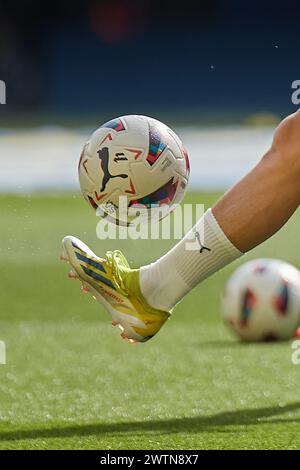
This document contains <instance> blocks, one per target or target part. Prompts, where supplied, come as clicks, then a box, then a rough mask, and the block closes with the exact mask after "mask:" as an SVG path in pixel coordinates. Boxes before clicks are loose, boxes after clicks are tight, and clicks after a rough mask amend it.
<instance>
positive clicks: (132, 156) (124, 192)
mask: <svg viewBox="0 0 300 470" xmlns="http://www.w3.org/2000/svg"><path fill="white" fill-rule="evenodd" d="M78 171H79V182H80V187H81V191H82V193H83V196H84V198H85V199H86V201H87V202H88V203H89V204H90V205H91V206H92V207H93V208H94V209H95V210H97V209H98V208H99V209H100V210H98V214H99V213H100V215H102V216H103V217H107V218H108V220H110V221H112V222H114V223H117V224H121V225H130V223H132V222H133V220H134V218H135V216H136V209H140V211H139V213H141V212H143V213H144V215H145V214H146V218H147V220H149V218H150V219H152V217H157V214H158V213H159V216H158V218H159V219H160V218H162V217H164V216H166V215H167V214H168V213H169V212H170V211H171V210H173V209H174V208H175V207H176V205H177V204H179V203H180V201H181V200H182V198H183V195H184V193H185V190H186V187H187V184H188V179H189V173H190V167H189V159H188V155H187V152H186V150H185V149H184V147H183V144H182V142H181V140H180V139H179V137H178V136H177V135H176V134H175V133H174V132H173V131H172V130H171V129H170V128H169V127H167V126H166V125H165V124H163V123H161V122H160V121H157V120H156V119H152V118H150V117H147V116H138V115H129V116H122V117H119V118H116V119H112V120H111V121H109V122H106V123H105V124H102V126H100V127H99V128H98V129H97V130H96V131H95V132H94V133H93V134H92V136H91V138H90V139H89V141H88V142H87V143H86V144H85V146H84V148H83V151H82V154H81V157H80V161H79V168H78ZM120 196H123V199H122V209H124V207H125V211H124V210H122V211H121V206H120ZM125 197H126V199H125ZM124 201H125V206H124ZM162 206H163V209H164V210H161V209H162ZM134 209H135V210H134ZM142 210H143V211H142ZM158 210H159V212H158Z"/></svg>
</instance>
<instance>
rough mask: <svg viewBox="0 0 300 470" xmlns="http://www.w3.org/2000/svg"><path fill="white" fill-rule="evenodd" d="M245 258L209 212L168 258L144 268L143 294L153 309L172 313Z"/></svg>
mask: <svg viewBox="0 0 300 470" xmlns="http://www.w3.org/2000/svg"><path fill="white" fill-rule="evenodd" d="M191 245H192V247H193V249H192V250H191ZM188 247H189V249H188ZM242 254H243V253H241V252H240V251H239V250H238V249H237V248H236V247H235V246H233V244H232V243H231V241H230V240H229V239H228V238H227V237H226V235H225V233H224V232H223V230H222V229H221V227H220V226H219V224H218V222H217V220H216V219H215V217H214V215H213V213H212V211H211V209H209V210H208V211H207V212H206V213H205V214H204V215H203V217H201V219H199V221H198V222H197V224H196V225H195V226H194V227H193V228H192V230H191V231H190V232H189V233H187V234H186V235H185V237H184V238H183V239H182V240H181V241H180V242H179V243H178V244H177V245H175V246H174V247H173V248H172V249H171V250H170V251H169V252H168V253H167V254H165V255H164V256H163V257H162V258H160V259H159V260H158V261H156V262H155V263H151V264H149V265H147V266H143V267H142V268H141V270H140V287H141V291H142V294H143V295H144V297H145V299H146V300H147V302H148V303H149V304H150V305H151V306H152V307H153V308H157V309H160V310H171V309H172V308H173V307H174V306H175V305H176V304H177V302H179V301H180V300H181V299H182V298H183V297H184V296H185V295H186V294H187V293H188V292H190V291H191V290H192V289H193V287H195V286H196V285H197V284H199V283H200V282H201V281H203V280H204V279H206V278H207V277H209V276H210V275H211V274H213V273H214V272H216V271H218V270H219V269H221V268H223V267H224V266H226V265H227V264H229V263H231V262H232V261H233V260H235V259H236V258H238V257H239V256H241V255H242Z"/></svg>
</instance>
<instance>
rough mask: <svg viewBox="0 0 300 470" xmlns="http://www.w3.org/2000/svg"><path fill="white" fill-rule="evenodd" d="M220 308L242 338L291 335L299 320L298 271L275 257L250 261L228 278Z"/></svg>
mask: <svg viewBox="0 0 300 470" xmlns="http://www.w3.org/2000/svg"><path fill="white" fill-rule="evenodd" d="M222 311H223V316H224V319H225V322H226V323H227V324H228V325H229V326H230V327H231V329H233V330H234V332H235V333H236V334H237V335H238V336H239V337H240V338H241V339H242V340H244V341H272V340H286V339H289V338H292V337H293V336H294V335H295V333H296V330H297V327H298V326H299V324H300V272H299V271H298V269H296V268H295V267H294V266H292V265H290V264H288V263H286V262H284V261H279V260H275V259H256V260H253V261H249V262H248V263H245V264H244V265H242V266H241V267H239V268H238V269H237V270H236V271H235V272H234V273H233V275H232V276H231V277H230V279H229V281H228V282H227V284H226V286H225V289H224V293H223V299H222Z"/></svg>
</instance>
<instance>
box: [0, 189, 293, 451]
mask: <svg viewBox="0 0 300 470" xmlns="http://www.w3.org/2000/svg"><path fill="white" fill-rule="evenodd" d="M217 196H218V195H217V194H196V193H193V194H189V195H188V200H189V201H193V202H203V203H205V205H206V207H209V206H210V205H211V204H212V203H213V201H215V200H216V198H217ZM0 207H1V232H0V233H1V236H0V240H1V243H0V262H1V286H0V291H1V298H0V339H1V340H3V341H5V342H6V348H7V364H6V365H1V366H0V448H1V449H54V448H55V449H184V448H186V449H215V448H218V449H254V448H263V449H274V448H289V449H296V448H299V447H300V434H299V421H300V398H299V386H300V381H299V377H300V366H295V365H292V363H291V353H292V349H291V342H286V343H281V344H261V345H244V344H240V343H239V342H238V341H237V340H236V339H235V338H234V337H232V336H231V334H230V333H229V332H228V331H227V329H226V328H225V326H224V325H223V323H222V320H221V318H220V313H219V298H220V292H221V290H222V287H223V284H224V282H225V280H226V279H227V277H228V276H229V274H230V273H231V272H232V271H233V269H235V268H236V266H237V265H238V263H241V262H244V261H246V260H247V259H250V258H253V257H261V256H265V257H277V258H282V259H285V260H287V261H289V262H292V263H294V264H295V265H296V266H297V265H298V267H299V265H300V263H299V259H300V251H299V233H300V214H299V213H297V214H295V216H294V217H293V219H292V220H291V221H290V222H289V224H288V225H287V226H286V227H285V228H284V229H283V230H282V231H281V232H280V233H279V234H277V235H276V236H275V237H273V238H272V239H271V240H270V241H268V242H267V243H265V244H264V245H262V246H261V247H259V248H258V249H257V250H255V251H253V252H252V253H251V254H249V255H247V256H246V257H245V258H244V259H242V260H241V261H238V262H236V263H234V264H233V265H232V266H229V267H227V268H226V269H224V270H223V271H222V272H220V273H217V274H216V275H214V276H213V277H211V278H210V279H209V280H207V281H205V282H204V283H203V284H202V285H200V286H199V287H198V288H196V289H195V290H194V291H193V292H192V293H191V294H190V295H188V296H187V297H186V298H185V299H184V300H183V301H182V303H181V304H180V305H179V306H178V307H177V308H176V310H175V312H174V315H173V317H172V318H171V320H170V321H169V322H168V324H167V325H166V326H165V327H164V328H163V329H162V331H161V332H160V333H159V334H158V335H157V336H156V337H155V338H154V339H153V340H151V341H149V342H148V343H147V344H144V345H141V344H140V345H136V346H132V345H129V344H127V343H126V342H124V341H122V340H121V339H120V338H119V333H118V332H117V330H116V329H113V328H112V327H111V326H110V318H109V317H108V315H107V314H106V313H105V312H104V311H103V310H102V309H101V307H100V306H99V304H97V303H96V302H93V301H92V299H91V298H90V297H89V296H84V295H82V294H81V293H80V289H79V285H80V284H79V283H78V282H75V281H74V282H71V281H69V280H68V279H67V267H66V266H65V265H63V264H62V263H60V262H59V261H58V255H59V251H60V241H61V238H62V237H63V236H64V235H67V234H73V235H76V236H78V237H81V238H82V239H83V240H84V241H86V242H87V243H89V244H90V245H91V247H92V248H93V249H94V250H95V251H96V252H98V253H99V254H101V253H104V252H105V250H107V249H108V248H110V249H114V248H121V249H123V250H124V252H125V254H126V255H127V257H128V259H129V260H130V262H131V263H132V265H133V266H138V265H140V264H141V263H145V262H149V261H151V260H153V259H155V258H156V257H157V256H159V255H161V254H162V253H164V252H165V251H166V250H167V249H168V247H170V246H171V245H172V243H173V242H170V241H163V242H161V241H152V242H148V241H137V242H126V241H121V242H117V241H112V242H100V241H99V240H98V239H97V238H96V235H95V226H96V221H97V220H96V218H95V216H94V215H93V212H92V211H91V210H90V209H89V208H88V206H87V205H86V203H85V202H84V201H83V199H82V197H81V196H79V195H75V196H71V195H58V196H46V195H36V196H33V197H31V198H30V197H21V196H20V197H17V196H1V197H0Z"/></svg>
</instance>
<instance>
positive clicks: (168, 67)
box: [0, 0, 300, 192]
mask: <svg viewBox="0 0 300 470" xmlns="http://www.w3.org/2000/svg"><path fill="white" fill-rule="evenodd" d="M299 15H300V5H299V2H296V1H293V0H287V1H286V2H285V4H284V7H283V6H282V5H280V4H278V3H276V2H271V1H265V2H261V1H259V0H254V1H252V2H251V4H245V3H244V2H240V1H239V0H229V1H226V2H224V1H221V0H199V1H191V0H188V1H186V2H184V3H183V2H174V1H171V0H160V1H159V0H145V1H142V2H141V1H138V0H98V1H97V0H88V1H86V0H74V1H73V2H72V4H70V2H66V1H58V0H53V1H51V2H48V1H46V2H43V5H41V4H40V3H39V2H37V1H34V0H31V1H30V0H27V1H26V0H25V1H23V2H18V3H15V2H13V1H8V0H1V1H0V57H1V60H0V79H1V80H4V81H5V82H6V86H7V104H6V105H2V106H0V119H1V122H0V152H1V153H0V159H1V164H2V165H1V166H2V171H1V176H0V190H2V191H18V192H20V191H28V190H31V189H41V188H48V189H49V188H50V189H52V190H53V189H55V188H58V189H69V188H72V189H75V188H77V180H76V170H75V162H76V160H77V158H78V154H79V152H80V149H81V146H82V143H83V141H84V139H85V137H86V136H87V135H88V133H89V132H90V131H91V130H92V129H94V128H95V127H97V126H98V125H99V124H100V123H101V122H103V121H105V120H108V119H110V118H111V117H113V116H117V115H122V114H130V113H141V114H148V115H151V116H153V117H156V118H158V119H160V120H163V121H166V122H167V123H168V124H169V125H170V126H174V127H175V128H176V130H177V131H178V132H179V134H180V135H181V136H182V138H183V140H184V142H185V144H186V146H187V148H188V150H189V153H190V156H191V164H192V169H193V171H192V181H191V185H192V186H193V187H194V188H195V187H197V188H207V187H210V188H224V187H227V186H228V185H230V184H231V183H232V182H233V181H235V180H236V179H237V178H238V177H239V176H240V175H241V174H243V173H244V172H245V171H246V170H247V169H248V168H249V166H251V165H252V164H253V163H254V162H255V161H256V159H257V158H258V157H259V155H260V154H261V153H262V152H263V151H264V150H265V148H266V147H267V145H268V144H269V142H270V139H271V131H272V129H273V127H274V125H275V124H276V123H277V122H278V119H279V118H280V117H281V116H283V115H285V114H287V113H289V112H292V111H294V110H295V106H294V105H293V104H292V102H291V94H292V91H291V83H292V82H293V81H294V80H296V79H297V78H299V64H298V61H297V57H298V51H299V47H300V37H299V32H298V31H299V29H298V24H299ZM207 126H210V130H207V129H205V127H207ZM212 126H223V127H222V129H220V127H219V129H218V130H217V131H216V130H215V129H213V131H211V128H212ZM232 126H235V127H234V128H233V127H232ZM253 126H260V130H257V129H253ZM203 127H204V128H203ZM22 128H25V129H26V131H23V132H20V129H22ZM14 129H15V133H14ZM16 129H17V131H16ZM16 132H17V133H16ZM16 136H17V138H16ZM8 155H9V159H8ZM225 162H226V163H225ZM58 163H59V164H58ZM15 165H18V168H19V172H18V174H16V172H15V171H14V168H15Z"/></svg>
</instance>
